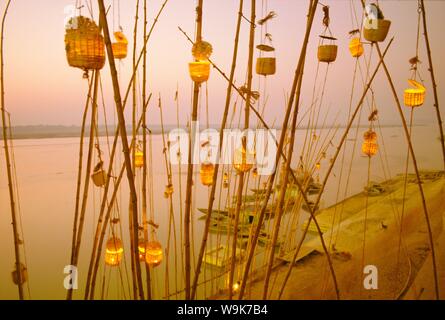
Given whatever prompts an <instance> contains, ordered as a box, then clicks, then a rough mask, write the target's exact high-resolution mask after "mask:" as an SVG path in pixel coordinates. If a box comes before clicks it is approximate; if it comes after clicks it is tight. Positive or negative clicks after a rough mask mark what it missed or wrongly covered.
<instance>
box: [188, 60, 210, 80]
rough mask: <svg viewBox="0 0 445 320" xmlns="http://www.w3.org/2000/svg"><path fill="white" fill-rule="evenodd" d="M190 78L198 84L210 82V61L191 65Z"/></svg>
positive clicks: (191, 63)
mask: <svg viewBox="0 0 445 320" xmlns="http://www.w3.org/2000/svg"><path fill="white" fill-rule="evenodd" d="M189 72H190V77H191V78H192V80H193V81H194V82H196V83H202V82H206V81H207V80H209V77H210V62H208V61H194V62H190V63H189Z"/></svg>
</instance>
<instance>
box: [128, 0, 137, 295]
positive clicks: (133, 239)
mask: <svg viewBox="0 0 445 320" xmlns="http://www.w3.org/2000/svg"><path fill="white" fill-rule="evenodd" d="M138 20H139V0H137V1H136V14H135V18H134V28H133V60H132V62H133V65H132V67H133V70H136V71H137V68H136V46H137V33H138ZM136 85H137V72H136V74H135V75H134V77H133V81H132V85H131V94H132V112H131V114H132V118H131V127H132V128H131V131H132V137H133V140H135V139H136V131H135V124H134V122H135V121H136V109H137V96H136ZM135 147H136V145H135V146H134V148H133V149H131V150H130V152H131V163H132V170H133V178H134V179H136V167H135V164H134V163H135V151H136V148H135ZM130 199H131V193H130ZM134 214H135V213H134V211H133V210H132V204H131V201H130V204H129V210H128V217H129V223H128V227H129V232H130V252H131V254H130V261H131V274H132V277H131V279H132V281H133V296H134V299H137V296H138V293H137V291H138V287H137V281H136V278H137V276H136V264H138V263H139V262H138V261H139V259H138V257H137V256H136V255H135V243H136V242H137V240H136V237H138V233H136V234H135V233H134V226H133V215H134ZM138 231H139V230H138Z"/></svg>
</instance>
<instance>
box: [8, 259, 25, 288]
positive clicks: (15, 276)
mask: <svg viewBox="0 0 445 320" xmlns="http://www.w3.org/2000/svg"><path fill="white" fill-rule="evenodd" d="M11 275H12V282H14V284H15V285H19V284H24V283H25V282H26V281H28V269H27V268H26V266H25V265H24V264H23V263H20V281H19V273H18V272H17V266H16V267H15V268H14V271H12V273H11Z"/></svg>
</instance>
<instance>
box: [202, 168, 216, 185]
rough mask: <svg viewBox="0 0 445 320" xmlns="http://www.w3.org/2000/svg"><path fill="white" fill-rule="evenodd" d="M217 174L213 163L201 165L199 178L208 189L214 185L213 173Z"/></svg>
mask: <svg viewBox="0 0 445 320" xmlns="http://www.w3.org/2000/svg"><path fill="white" fill-rule="evenodd" d="M214 172H215V166H214V165H213V163H210V162H206V163H203V164H202V165H201V169H200V170H199V176H200V178H201V183H202V184H203V185H205V186H207V187H209V186H211V185H212V184H213V173H214Z"/></svg>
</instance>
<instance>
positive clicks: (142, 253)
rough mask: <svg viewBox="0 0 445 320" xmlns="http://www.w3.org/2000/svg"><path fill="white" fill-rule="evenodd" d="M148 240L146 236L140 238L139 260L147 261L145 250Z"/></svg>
mask: <svg viewBox="0 0 445 320" xmlns="http://www.w3.org/2000/svg"><path fill="white" fill-rule="evenodd" d="M147 245H148V242H145V240H144V238H140V239H139V240H138V253H139V261H145V251H146V247H147Z"/></svg>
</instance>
